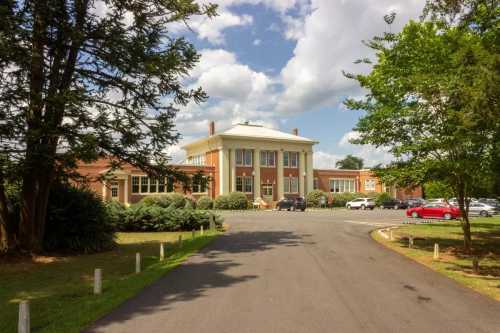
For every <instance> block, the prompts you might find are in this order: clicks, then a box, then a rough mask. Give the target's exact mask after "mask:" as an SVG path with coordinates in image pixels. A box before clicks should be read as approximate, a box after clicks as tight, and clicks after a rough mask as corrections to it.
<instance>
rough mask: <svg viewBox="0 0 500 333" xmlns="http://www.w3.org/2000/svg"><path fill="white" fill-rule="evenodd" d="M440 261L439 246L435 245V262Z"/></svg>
mask: <svg viewBox="0 0 500 333" xmlns="http://www.w3.org/2000/svg"><path fill="white" fill-rule="evenodd" d="M438 259H439V244H438V243H435V244H434V260H438Z"/></svg>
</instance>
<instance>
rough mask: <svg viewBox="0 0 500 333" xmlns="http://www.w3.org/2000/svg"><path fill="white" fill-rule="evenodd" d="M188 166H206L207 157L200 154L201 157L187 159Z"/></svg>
mask: <svg viewBox="0 0 500 333" xmlns="http://www.w3.org/2000/svg"><path fill="white" fill-rule="evenodd" d="M187 162H188V164H192V165H205V155H204V154H200V155H194V156H190V157H188V159H187Z"/></svg>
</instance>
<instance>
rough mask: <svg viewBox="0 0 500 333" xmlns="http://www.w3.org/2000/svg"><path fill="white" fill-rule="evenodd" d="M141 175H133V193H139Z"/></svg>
mask: <svg viewBox="0 0 500 333" xmlns="http://www.w3.org/2000/svg"><path fill="white" fill-rule="evenodd" d="M139 178H140V177H139V176H132V193H139Z"/></svg>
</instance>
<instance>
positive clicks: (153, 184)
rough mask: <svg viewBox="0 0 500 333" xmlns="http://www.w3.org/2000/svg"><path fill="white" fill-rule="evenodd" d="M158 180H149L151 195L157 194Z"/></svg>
mask: <svg viewBox="0 0 500 333" xmlns="http://www.w3.org/2000/svg"><path fill="white" fill-rule="evenodd" d="M156 192H157V189H156V178H150V179H149V193H156Z"/></svg>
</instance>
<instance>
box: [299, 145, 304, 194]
mask: <svg viewBox="0 0 500 333" xmlns="http://www.w3.org/2000/svg"><path fill="white" fill-rule="evenodd" d="M305 172H306V161H305V154H304V152H303V151H301V152H300V153H299V195H300V196H301V197H303V196H304V195H305V191H304V184H305V182H304V173H305Z"/></svg>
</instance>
